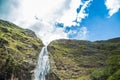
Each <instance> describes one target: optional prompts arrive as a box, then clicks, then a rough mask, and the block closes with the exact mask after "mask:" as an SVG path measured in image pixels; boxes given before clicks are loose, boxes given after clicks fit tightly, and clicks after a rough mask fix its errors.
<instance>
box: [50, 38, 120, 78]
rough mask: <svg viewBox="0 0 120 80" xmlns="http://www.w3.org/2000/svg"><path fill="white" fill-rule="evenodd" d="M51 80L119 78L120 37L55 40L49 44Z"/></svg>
mask: <svg viewBox="0 0 120 80" xmlns="http://www.w3.org/2000/svg"><path fill="white" fill-rule="evenodd" d="M48 51H49V52H50V65H51V66H50V67H51V70H50V74H49V77H50V80H119V79H120V38H114V39H110V40H106V41H96V42H90V41H82V40H64V39H62V40H56V41H53V42H51V43H50V44H49V46H48Z"/></svg>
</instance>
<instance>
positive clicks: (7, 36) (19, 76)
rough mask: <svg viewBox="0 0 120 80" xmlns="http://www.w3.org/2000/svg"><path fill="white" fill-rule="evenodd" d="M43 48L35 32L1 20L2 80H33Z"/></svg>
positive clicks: (0, 77) (0, 74) (0, 62)
mask: <svg viewBox="0 0 120 80" xmlns="http://www.w3.org/2000/svg"><path fill="white" fill-rule="evenodd" d="M42 47H43V44H42V41H41V40H40V39H39V38H37V37H36V35H35V33H34V32H33V31H31V30H29V29H22V28H20V27H18V26H16V25H15V24H13V23H10V22H7V21H3V20H0V80H31V79H32V77H33V73H34V71H33V70H34V69H35V67H36V63H37V58H38V55H39V53H40V50H41V48H42Z"/></svg>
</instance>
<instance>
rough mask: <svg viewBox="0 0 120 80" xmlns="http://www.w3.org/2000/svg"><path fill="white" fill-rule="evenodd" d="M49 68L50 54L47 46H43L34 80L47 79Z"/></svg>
mask: <svg viewBox="0 0 120 80" xmlns="http://www.w3.org/2000/svg"><path fill="white" fill-rule="evenodd" d="M49 70H50V65H49V55H48V51H47V46H46V47H43V48H42V50H41V52H40V54H39V59H38V64H37V67H36V69H35V74H34V77H35V78H34V80H46V78H45V76H46V75H47V74H48V72H49Z"/></svg>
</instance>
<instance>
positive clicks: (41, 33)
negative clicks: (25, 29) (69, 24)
mask: <svg viewBox="0 0 120 80" xmlns="http://www.w3.org/2000/svg"><path fill="white" fill-rule="evenodd" d="M30 29H32V30H33V31H35V32H36V33H37V35H38V37H40V38H41V39H42V41H43V43H44V44H45V45H48V44H49V43H50V42H51V41H53V40H56V39H67V34H66V33H64V30H63V28H56V27H55V26H53V25H50V24H48V23H46V22H43V21H41V22H39V21H37V22H36V23H35V24H33V25H31V27H30Z"/></svg>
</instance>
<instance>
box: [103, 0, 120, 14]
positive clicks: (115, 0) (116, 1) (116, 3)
mask: <svg viewBox="0 0 120 80" xmlns="http://www.w3.org/2000/svg"><path fill="white" fill-rule="evenodd" d="M105 5H106V7H107V9H108V10H109V16H112V15H113V14H115V13H116V12H118V11H119V9H120V0H106V2H105Z"/></svg>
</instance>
